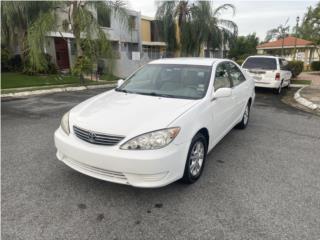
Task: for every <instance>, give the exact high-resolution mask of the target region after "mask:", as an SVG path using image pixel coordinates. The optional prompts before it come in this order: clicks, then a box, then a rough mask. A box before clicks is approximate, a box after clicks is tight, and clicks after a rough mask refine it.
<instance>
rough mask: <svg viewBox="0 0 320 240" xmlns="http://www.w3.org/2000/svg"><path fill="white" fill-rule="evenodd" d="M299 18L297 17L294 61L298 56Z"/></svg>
mask: <svg viewBox="0 0 320 240" xmlns="http://www.w3.org/2000/svg"><path fill="white" fill-rule="evenodd" d="M299 20H300V18H299V16H297V19H296V21H297V24H296V38H295V39H294V55H293V61H295V60H296V55H297V37H298V26H299Z"/></svg>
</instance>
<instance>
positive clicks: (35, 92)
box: [1, 83, 116, 98]
mask: <svg viewBox="0 0 320 240" xmlns="http://www.w3.org/2000/svg"><path fill="white" fill-rule="evenodd" d="M115 86H116V84H115V83H111V84H100V85H89V86H79V87H59V88H51V89H41V90H30V91H23V92H15V93H5V94H1V98H5V97H28V96H36V95H44V94H49V93H59V92H74V91H83V90H87V89H98V88H110V87H115Z"/></svg>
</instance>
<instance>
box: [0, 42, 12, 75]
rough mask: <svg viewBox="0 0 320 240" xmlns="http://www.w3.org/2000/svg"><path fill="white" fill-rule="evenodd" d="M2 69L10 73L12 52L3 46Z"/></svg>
mask: <svg viewBox="0 0 320 240" xmlns="http://www.w3.org/2000/svg"><path fill="white" fill-rule="evenodd" d="M1 69H2V71H3V72H6V71H10V70H11V67H10V52H9V50H8V49H7V48H5V47H3V46H1Z"/></svg>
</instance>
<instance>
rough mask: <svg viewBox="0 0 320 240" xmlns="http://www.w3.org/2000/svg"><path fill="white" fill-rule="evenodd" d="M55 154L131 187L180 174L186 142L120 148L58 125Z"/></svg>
mask: <svg viewBox="0 0 320 240" xmlns="http://www.w3.org/2000/svg"><path fill="white" fill-rule="evenodd" d="M54 140H55V146H56V148H57V158H58V159H59V160H61V161H63V162H64V163H65V164H66V165H68V166H69V167H71V168H73V169H74V170H76V171H78V172H81V173H83V174H86V175H88V176H91V177H94V178H98V179H102V180H105V181H110V182H115V183H121V184H128V185H132V186H135V187H161V186H165V185H168V184H169V183H171V182H174V181H176V180H178V179H180V178H181V177H182V176H183V172H184V167H185V161H186V158H187V153H188V149H189V144H188V143H183V144H179V145H176V144H174V143H171V144H169V145H168V146H166V147H164V148H162V149H158V150H121V149H119V145H116V146H112V147H110V146H101V145H94V144H91V143H87V142H84V141H82V140H81V139H79V138H77V137H76V136H75V135H74V134H72V133H70V135H66V134H65V132H64V131H63V130H62V129H61V128H58V129H57V130H56V132H55V134H54Z"/></svg>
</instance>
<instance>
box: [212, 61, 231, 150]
mask: <svg viewBox="0 0 320 240" xmlns="http://www.w3.org/2000/svg"><path fill="white" fill-rule="evenodd" d="M213 88H214V89H213V90H214V91H217V90H218V89H219V88H232V83H231V80H230V77H229V74H228V67H227V62H222V63H220V64H219V65H218V66H217V68H216V72H215V77H214V85H213ZM233 104H234V100H233V96H230V97H224V98H218V99H214V100H213V101H211V110H212V113H211V114H212V115H213V121H212V126H211V131H212V136H214V139H213V145H215V144H216V143H217V142H218V141H219V140H220V139H221V138H222V137H223V136H224V135H225V134H226V133H227V132H229V130H230V129H231V127H232V124H233V121H234V120H233V116H234V114H233V111H234V108H233Z"/></svg>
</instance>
